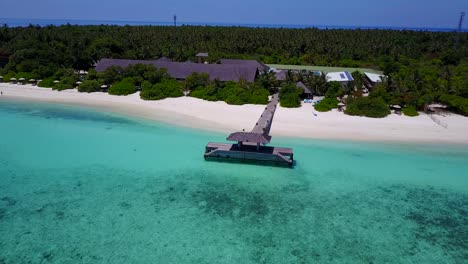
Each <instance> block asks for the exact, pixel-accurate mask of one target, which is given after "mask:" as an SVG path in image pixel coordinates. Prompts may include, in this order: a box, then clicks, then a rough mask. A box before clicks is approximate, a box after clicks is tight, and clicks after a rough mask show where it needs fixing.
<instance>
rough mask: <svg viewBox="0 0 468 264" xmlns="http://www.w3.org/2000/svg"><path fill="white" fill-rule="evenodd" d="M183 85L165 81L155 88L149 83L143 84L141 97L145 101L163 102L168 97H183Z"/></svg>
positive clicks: (173, 81) (174, 81)
mask: <svg viewBox="0 0 468 264" xmlns="http://www.w3.org/2000/svg"><path fill="white" fill-rule="evenodd" d="M183 95H184V94H183V93H182V87H181V84H180V83H179V82H178V81H176V80H168V79H165V80H163V81H162V82H161V83H157V84H155V85H153V86H151V84H150V83H149V82H143V83H142V86H141V93H140V97H141V99H144V100H161V99H164V98H168V97H181V96H183Z"/></svg>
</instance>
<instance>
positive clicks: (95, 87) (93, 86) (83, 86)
mask: <svg viewBox="0 0 468 264" xmlns="http://www.w3.org/2000/svg"><path fill="white" fill-rule="evenodd" d="M100 90H101V84H100V83H99V82H98V81H96V80H84V81H83V82H82V83H80V85H79V86H78V91H80V92H86V93H92V92H99V91H100Z"/></svg>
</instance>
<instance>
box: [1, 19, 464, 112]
mask: <svg viewBox="0 0 468 264" xmlns="http://www.w3.org/2000/svg"><path fill="white" fill-rule="evenodd" d="M174 36H175V37H174ZM457 38H458V39H459V43H460V45H459V48H458V49H457V50H454V48H453V47H454V43H455V41H456V40H457ZM199 51H206V52H209V53H210V57H209V61H210V62H215V61H217V60H218V59H220V58H240V59H257V60H260V61H262V62H264V63H275V64H294V65H298V64H303V65H320V66H338V67H365V68H371V69H376V70H381V71H383V72H384V74H385V75H387V76H388V78H387V79H386V80H385V82H384V83H383V84H382V85H380V87H378V88H377V89H376V90H377V91H376V92H375V91H372V92H371V98H372V99H375V98H381V99H382V100H383V101H384V102H385V103H386V104H387V105H389V104H399V105H401V106H403V107H407V108H411V107H414V108H415V109H416V110H425V108H426V106H427V105H428V104H430V103H432V102H442V103H445V104H447V105H449V106H450V109H452V110H454V111H456V112H458V113H461V114H465V115H467V114H468V110H467V109H466V108H467V107H466V100H467V98H468V33H455V32H415V31H397V30H340V29H336V30H319V29H313V28H312V29H311V28H309V29H273V28H245V27H197V26H181V27H177V28H173V27H161V26H124V27H120V26H71V25H64V26H59V27H56V26H47V27H38V26H29V27H25V28H19V27H18V28H8V27H6V26H4V27H0V53H1V54H6V55H9V57H10V59H9V62H8V64H7V65H5V66H4V67H3V68H1V69H0V75H3V77H4V81H9V80H10V79H11V78H12V77H15V78H17V79H19V78H25V79H27V80H28V79H29V78H33V79H44V81H43V82H42V83H41V86H46V87H53V88H56V89H60V90H61V89H68V88H71V87H73V86H75V83H72V82H71V80H70V79H67V78H73V80H74V81H75V82H76V81H77V80H79V77H80V76H78V75H76V74H73V70H72V69H76V70H88V69H90V68H91V67H92V66H93V65H94V63H95V62H96V61H98V60H99V59H101V58H128V59H154V58H158V57H161V56H166V57H169V58H172V59H174V60H177V61H186V60H194V59H195V58H194V55H195V54H196V53H197V52H199ZM355 75H356V74H354V73H353V76H354V78H355V80H356V81H355V83H353V84H351V85H349V86H348V87H344V89H343V93H344V94H347V95H348V96H349V97H350V98H359V97H360V96H361V95H362V92H361V91H359V90H360V85H361V83H362V82H361V81H362V76H357V77H356V76H355ZM127 77H130V78H132V79H133V83H134V85H135V86H141V85H142V83H143V81H144V80H146V81H148V82H150V83H151V87H153V86H154V85H155V84H158V83H162V82H163V80H164V79H169V77H168V76H167V74H166V72H165V71H164V69H153V68H151V66H148V65H146V66H144V65H140V66H136V67H134V68H131V69H121V68H120V69H119V68H115V69H112V70H109V71H107V72H106V73H100V74H98V73H96V72H93V71H89V74H88V76H87V77H86V80H95V81H97V82H99V83H100V84H101V85H102V84H106V85H111V84H113V83H120V82H121V81H122V79H123V78H127ZM271 77H272V76H271V74H267V75H261V76H260V78H261V79H262V80H261V81H259V82H258V83H257V85H252V84H248V85H247V86H245V85H242V84H237V85H233V84H224V85H225V87H221V86H222V85H218V84H213V83H212V82H209V83H205V84H203V85H197V86H196V87H191V85H192V84H191V83H190V82H186V83H183V84H182V90H185V91H192V92H193V93H192V95H193V96H197V97H200V98H204V99H208V100H225V101H229V102H230V103H235V104H239V103H245V102H251V101H255V102H263V99H261V100H257V99H252V100H251V101H249V100H250V99H249V100H245V98H244V97H246V96H247V95H248V96H252V95H253V94H254V95H255V96H256V95H257V94H259V95H261V96H258V97H259V98H264V96H263V93H264V91H263V90H262V89H266V90H268V91H269V92H270V94H271V93H273V92H275V89H276V87H277V84H276V81H275V80H274V79H272V78H271ZM46 78H47V80H49V78H51V79H52V80H59V81H60V83H58V84H54V83H53V82H52V83H50V81H46ZM293 79H294V81H296V80H301V81H303V82H304V83H305V84H306V85H308V86H309V87H311V89H312V90H313V92H314V94H317V95H324V94H325V93H327V91H329V84H327V83H326V82H325V81H326V80H325V81H324V76H314V75H313V74H310V73H301V74H299V75H297V76H293V75H290V76H288V83H292V81H293ZM81 81H83V78H82V79H81ZM354 85H356V87H357V90H354V89H353V88H354ZM94 87H96V86H95V85H94ZM158 87H159V88H158ZM164 87H167V85H166V86H164ZM200 87H203V88H200ZM226 87H227V89H225V88H226ZM259 87H260V88H261V89H260V88H259ZM162 88H163V87H162V86H157V88H156V89H162ZM94 89H95V88H94ZM115 89H116V88H113V89H111V90H114V91H115ZM231 89H232V90H233V91H230V92H227V91H228V90H231ZM82 90H84V89H82ZM86 90H88V89H86ZM92 90H93V89H91V90H89V91H92ZM150 90H151V89H150ZM286 90H291V89H286ZM220 91H223V92H220ZM339 91H341V90H339ZM339 91H336V92H339ZM120 92H121V91H120ZM120 92H119V93H120ZM127 92H131V91H130V89H129V90H128V91H126V92H125V93H127ZM164 93H166V92H165V91H164V92H163V94H164ZM331 93H333V92H330V94H329V95H328V96H327V97H329V98H333V97H332V94H331ZM168 94H171V95H172V93H171V92H169V93H168ZM179 94H180V93H179ZM286 94H288V93H286ZM286 94H283V96H282V101H283V102H282V104H286V105H291V106H292V105H296V106H297V104H298V103H297V102H298V101H297V100H296V98H292V97H294V96H293V95H292V94H295V93H290V94H289V95H287V96H286ZM335 95H338V96H342V95H340V94H337V93H335ZM150 97H152V98H160V97H161V96H159V95H158V96H150ZM148 98H149V97H148ZM373 101H375V100H373Z"/></svg>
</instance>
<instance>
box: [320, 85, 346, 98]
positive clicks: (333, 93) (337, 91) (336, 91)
mask: <svg viewBox="0 0 468 264" xmlns="http://www.w3.org/2000/svg"><path fill="white" fill-rule="evenodd" d="M343 94H344V91H343V86H341V84H340V83H339V82H330V83H328V90H327V92H326V93H325V97H327V98H336V97H340V96H342V95H343Z"/></svg>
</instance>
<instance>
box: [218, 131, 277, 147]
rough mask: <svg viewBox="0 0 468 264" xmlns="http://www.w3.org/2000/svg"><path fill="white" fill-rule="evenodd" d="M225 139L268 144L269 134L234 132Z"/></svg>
mask: <svg viewBox="0 0 468 264" xmlns="http://www.w3.org/2000/svg"><path fill="white" fill-rule="evenodd" d="M227 140H229V141H242V142H251V143H261V144H268V143H270V140H271V136H269V135H265V134H260V133H253V132H235V133H232V134H230V135H229V136H228V138H227Z"/></svg>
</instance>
